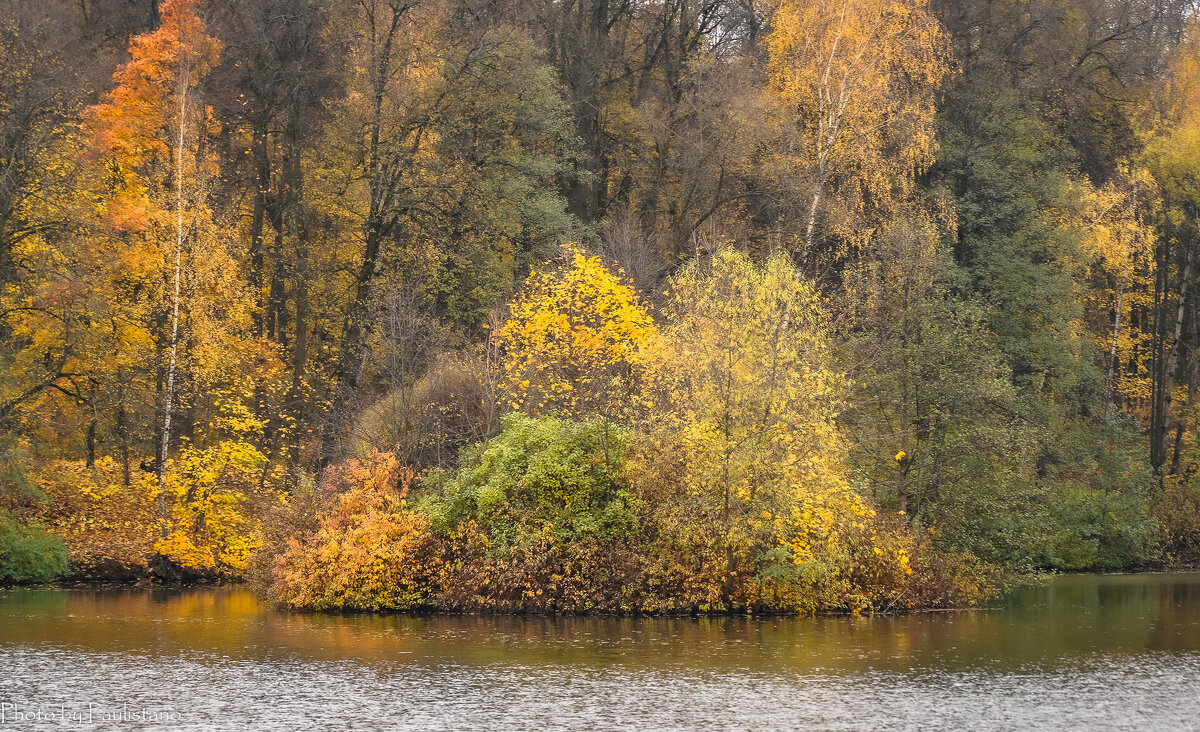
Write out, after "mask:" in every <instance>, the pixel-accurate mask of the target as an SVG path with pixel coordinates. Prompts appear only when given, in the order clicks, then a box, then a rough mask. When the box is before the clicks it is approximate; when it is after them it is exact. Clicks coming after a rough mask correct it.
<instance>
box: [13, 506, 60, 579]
mask: <svg viewBox="0 0 1200 732" xmlns="http://www.w3.org/2000/svg"><path fill="white" fill-rule="evenodd" d="M66 573H67V547H66V546H65V545H64V544H63V542H62V540H61V539H59V538H58V537H56V536H51V535H50V534H49V533H47V531H46V529H45V527H43V526H42V525H41V524H37V523H24V522H22V521H21V520H20V519H19V518H17V516H16V515H15V514H13V513H12V512H9V511H0V582H47V581H49V580H52V579H55V578H57V577H60V576H62V575H64V574H66Z"/></svg>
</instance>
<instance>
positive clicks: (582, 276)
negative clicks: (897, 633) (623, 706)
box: [269, 249, 994, 612]
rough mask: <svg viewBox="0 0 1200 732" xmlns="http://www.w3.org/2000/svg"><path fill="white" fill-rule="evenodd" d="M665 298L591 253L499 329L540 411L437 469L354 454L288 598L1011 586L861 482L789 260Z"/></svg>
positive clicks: (519, 395) (857, 596)
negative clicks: (650, 303) (654, 305)
mask: <svg viewBox="0 0 1200 732" xmlns="http://www.w3.org/2000/svg"><path fill="white" fill-rule="evenodd" d="M664 315H665V318H664V321H665V323H666V324H667V325H666V326H665V327H662V328H660V327H659V326H658V325H657V324H656V322H655V320H654V319H653V318H651V317H650V315H649V311H648V309H647V307H646V306H645V305H643V304H642V303H640V302H639V301H637V295H636V293H635V291H634V290H633V289H632V288H630V287H628V286H627V285H625V284H624V283H622V282H621V281H619V279H618V278H617V277H616V276H614V275H613V274H611V273H610V272H608V271H607V270H606V269H605V268H604V267H603V265H602V264H601V263H600V262H599V261H598V260H595V259H588V258H586V257H583V256H582V255H580V254H578V253H577V252H576V253H573V256H571V257H570V264H569V265H568V268H567V269H566V270H565V271H564V272H563V273H560V274H559V275H547V276H544V277H541V278H538V279H536V280H535V282H534V285H533V286H532V287H531V288H530V290H529V291H528V292H527V293H526V295H525V296H524V297H523V298H521V299H520V300H519V301H518V302H517V303H516V304H514V306H513V308H512V318H511V319H510V321H509V322H508V323H507V324H506V325H505V326H504V327H503V328H502V329H500V332H499V335H498V336H497V339H498V342H499V343H500V344H501V354H500V360H501V362H502V363H503V364H504V371H505V375H504V378H503V379H502V380H501V384H502V388H503V389H504V394H503V396H502V398H501V399H500V400H499V401H500V403H507V404H508V405H510V406H511V407H512V408H514V409H520V410H521V411H518V412H512V413H510V414H508V415H506V416H505V417H503V419H502V421H501V425H500V431H499V433H498V434H496V435H495V436H494V437H491V438H490V439H488V440H486V441H479V442H477V443H476V444H474V445H471V446H467V447H465V448H464V449H463V450H462V451H461V452H460V457H459V461H458V465H457V467H456V468H454V469H452V470H445V471H434V472H431V473H427V474H426V475H425V476H424V477H423V479H422V480H421V481H419V485H418V481H417V480H416V478H415V476H414V475H413V473H412V472H411V471H406V470H403V469H401V468H400V467H399V463H398V461H397V460H396V458H395V457H393V456H391V455H380V454H376V455H374V456H373V457H371V458H370V459H368V460H367V461H365V462H355V461H351V462H349V463H347V464H346V465H344V466H342V467H341V468H338V469H336V470H334V471H332V472H331V473H330V474H329V476H327V479H326V481H325V482H324V483H323V485H322V487H321V489H320V491H318V494H319V495H318V500H317V501H316V503H315V504H314V505H315V509H314V513H313V514H312V518H311V520H308V521H307V522H306V521H303V520H301V521H300V522H299V525H303V526H304V527H305V528H303V529H302V530H300V531H299V532H297V533H296V534H295V535H293V536H291V537H288V538H286V539H285V540H284V541H282V542H275V543H274V544H273V546H275V547H276V550H277V552H278V554H277V559H276V560H275V564H274V565H273V568H272V571H271V579H270V592H271V594H272V595H273V596H274V597H275V599H276V600H277V601H279V602H280V603H281V604H283V605H286V606H289V607H293V608H310V609H316V610H350V609H357V610H383V609H413V608H421V607H436V608H442V609H456V610H472V609H491V610H503V611H536V612H586V611H608V612H691V611H699V612H706V611H722V612H733V611H739V612H742V611H778V612H815V611H819V610H847V611H863V610H874V609H898V608H909V607H918V606H926V605H934V604H939V605H940V604H953V603H957V602H961V601H963V600H964V599H970V600H975V599H980V598H982V597H984V596H986V595H987V594H988V593H989V592H990V591H991V590H992V588H993V587H994V585H993V584H991V583H990V582H989V581H988V578H987V576H986V573H985V572H978V571H974V570H973V569H972V567H971V566H970V565H969V563H968V562H966V561H965V559H964V558H961V557H955V556H945V555H936V553H935V552H933V551H932V548H931V544H930V540H929V537H928V536H926V535H924V534H922V533H920V532H919V531H918V530H917V529H914V528H913V527H912V526H911V525H910V524H909V523H908V522H907V521H905V520H904V519H902V518H899V517H891V518H885V517H883V516H881V515H880V514H879V513H878V512H877V510H876V508H875V507H874V505H873V504H872V503H871V501H870V500H869V499H868V498H867V497H866V496H864V495H862V494H860V493H859V492H858V491H856V490H855V489H854V488H853V487H852V486H851V484H850V482H849V480H848V478H847V475H848V470H847V461H846V453H847V450H846V442H845V438H844V436H843V434H842V433H841V431H840V429H839V425H838V423H837V417H838V413H839V410H840V409H841V407H842V404H843V401H844V395H845V386H846V379H845V377H844V375H842V374H841V373H839V372H838V371H837V370H836V368H835V366H834V361H833V359H832V348H831V341H830V336H829V333H828V331H827V328H826V325H825V319H824V316H823V314H822V311H821V304H820V298H819V297H818V295H817V293H816V291H815V289H814V288H813V286H812V285H811V284H809V283H808V282H807V281H805V280H804V279H803V278H802V277H801V276H800V275H799V273H798V272H797V270H796V269H795V267H794V266H793V265H792V263H791V262H790V261H788V260H787V258H786V257H784V256H775V257H771V258H769V259H768V260H767V261H766V262H765V263H763V264H756V263H754V262H753V261H751V260H750V258H748V257H746V256H745V255H743V254H740V253H738V252H735V251H733V250H730V249H722V250H719V251H718V252H715V253H714V254H713V255H712V256H711V258H709V259H707V260H705V261H703V262H694V263H692V264H689V265H688V266H686V267H685V268H684V269H683V270H682V271H681V272H680V274H679V275H677V276H676V277H675V279H674V280H673V281H672V283H671V289H670V291H669V294H668V299H667V302H666V303H665V307H664ZM404 413H405V414H410V412H404ZM410 490H412V491H413V495H412V498H413V500H414V503H413V504H412V505H410V504H409V503H408V500H409V491H410ZM269 543H270V542H269Z"/></svg>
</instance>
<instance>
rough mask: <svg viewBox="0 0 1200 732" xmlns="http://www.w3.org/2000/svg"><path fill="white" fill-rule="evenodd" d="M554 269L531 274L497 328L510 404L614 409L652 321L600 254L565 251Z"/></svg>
mask: <svg viewBox="0 0 1200 732" xmlns="http://www.w3.org/2000/svg"><path fill="white" fill-rule="evenodd" d="M568 252H569V253H568V256H569V257H570V259H571V264H570V266H569V267H567V268H566V269H565V270H563V271H562V272H559V273H547V274H541V275H534V276H533V277H532V278H531V279H530V282H529V285H528V286H527V288H526V291H525V293H524V294H523V295H522V296H521V297H520V298H519V299H518V300H517V302H516V303H514V304H513V305H512V312H511V316H510V318H509V320H508V322H507V323H505V324H504V327H503V328H501V329H500V332H499V333H498V334H497V339H498V340H499V343H500V344H501V347H502V348H503V349H504V350H505V362H504V370H505V374H506V379H507V387H508V389H509V393H510V394H511V400H512V406H513V408H515V409H518V410H520V411H524V412H528V413H530V414H539V413H545V412H559V413H561V414H562V415H564V416H567V417H573V418H577V419H578V418H584V417H588V416H591V415H603V416H606V417H611V416H618V415H620V414H622V413H623V412H624V411H625V409H626V408H627V407H628V406H629V404H628V401H627V398H628V396H629V395H630V394H631V391H630V388H629V387H630V385H631V379H632V377H633V367H634V361H635V358H636V356H637V353H638V351H639V349H640V348H641V346H642V345H643V344H644V343H645V342H646V341H647V339H648V338H649V337H650V336H651V334H652V333H653V330H654V321H653V320H652V319H651V317H650V314H649V313H648V312H647V311H646V308H645V306H644V305H643V304H642V303H641V301H640V299H639V298H638V296H637V293H636V292H635V291H634V289H633V288H632V287H631V286H630V285H629V284H626V283H625V282H623V281H622V280H621V279H619V278H618V277H617V276H616V275H614V274H613V273H611V272H609V271H608V269H607V268H606V267H605V266H604V263H603V262H602V261H601V260H600V258H599V257H591V258H589V257H585V256H584V255H583V254H582V253H581V252H579V251H578V250H568Z"/></svg>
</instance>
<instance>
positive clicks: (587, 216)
mask: <svg viewBox="0 0 1200 732" xmlns="http://www.w3.org/2000/svg"><path fill="white" fill-rule="evenodd" d="M1195 11H1196V8H1195V7H1193V4H1192V3H1191V2H1190V1H1187V0H1135V1H1133V2H1130V1H1128V0H1121V1H1119V2H1118V1H1117V0H1013V1H1012V2H999V3H960V2H950V1H949V0H805V1H803V2H800V1H796V0H774V1H772V2H767V3H747V2H741V1H737V2H731V1H729V0H702V1H700V2H691V1H690V0H689V1H685V0H655V1H654V2H645V3H633V2H614V1H612V0H556V1H555V2H548V3H528V2H524V1H523V0H489V1H488V2H480V1H477V0H358V1H356V2H350V1H349V0H240V1H239V2H232V1H231V0H138V1H135V2H125V1H124V0H122V1H121V2H118V1H117V0H85V1H84V2H66V0H53V1H51V2H44V1H43V2H38V3H33V2H26V1H25V0H6V1H5V12H3V13H0V365H2V367H3V368H2V370H0V459H2V463H3V464H2V465H0V582H3V581H11V582H25V581H47V580H51V579H54V578H56V577H74V578H107V579H111V578H127V579H144V578H159V579H188V578H193V579H195V578H223V579H247V580H250V581H251V582H253V583H254V585H255V586H256V587H257V588H258V589H259V590H260V591H261V592H263V593H264V594H265V595H267V596H268V597H270V598H271V599H272V600H273V601H274V602H276V603H278V604H280V605H283V606H286V607H289V608H294V609H311V610H320V611H344V610H373V611H379V610H407V609H440V610H456V611H457V610H472V611H474V610H491V611H533V612H588V611H602V612H629V613H668V612H732V611H738V612H744V611H751V612H789V613H794V612H818V611H828V610H843V611H856V612H857V611H888V610H904V609H913V608H924V607H937V606H948V605H962V604H972V603H978V602H982V601H986V600H987V599H988V598H990V597H993V596H995V595H996V594H997V593H999V592H1001V591H1002V590H1004V589H1005V588H1006V587H1008V586H1010V585H1011V584H1013V583H1015V582H1020V581H1022V578H1024V577H1027V576H1029V575H1030V574H1031V573H1034V572H1037V571H1041V570H1112V569H1138V568H1149V567H1169V566H1175V565H1180V564H1191V563H1195V562H1196V561H1198V560H1200V442H1198V435H1200V431H1198V429H1197V420H1196V417H1197V412H1198V411H1200V403H1198V399H1197V394H1196V392H1197V389H1198V388H1200V351H1198V347H1200V317H1198V308H1197V307H1196V305H1197V303H1198V302H1200V292H1198V290H1200V284H1198V283H1197V278H1198V274H1200V271H1198V270H1197V267H1198V265H1197V262H1196V255H1197V246H1198V245H1200V185H1198V184H1197V180H1198V179H1200V176H1198V175H1197V173H1198V172H1200V92H1198V90H1200V22H1198V21H1197V20H1196V17H1197V16H1196V13H1195Z"/></svg>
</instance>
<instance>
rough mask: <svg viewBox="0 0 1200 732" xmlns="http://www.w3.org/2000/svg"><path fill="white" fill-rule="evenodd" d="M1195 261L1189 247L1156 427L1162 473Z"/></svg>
mask: <svg viewBox="0 0 1200 732" xmlns="http://www.w3.org/2000/svg"><path fill="white" fill-rule="evenodd" d="M1193 259H1194V254H1193V251H1192V249H1191V248H1190V247H1189V248H1188V251H1187V256H1186V259H1185V263H1184V266H1183V275H1182V276H1181V277H1180V280H1179V305H1178V306H1177V308H1176V313H1175V329H1174V333H1173V335H1174V340H1173V341H1172V343H1171V351H1170V353H1169V354H1168V356H1167V363H1166V368H1165V369H1164V370H1163V374H1162V387H1161V394H1162V407H1161V411H1160V413H1159V420H1160V421H1159V424H1158V425H1157V426H1156V430H1157V434H1156V439H1157V440H1158V454H1157V458H1158V459H1157V462H1156V463H1154V467H1155V469H1157V470H1160V471H1161V469H1162V464H1163V463H1164V462H1165V460H1166V455H1167V443H1168V440H1169V439H1170V429H1171V402H1172V399H1173V396H1174V395H1173V392H1174V390H1175V371H1176V370H1177V369H1178V368H1179V351H1180V349H1181V347H1182V344H1183V316H1184V313H1185V312H1186V308H1187V298H1188V284H1189V282H1190V280H1191V278H1192V260H1193Z"/></svg>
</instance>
